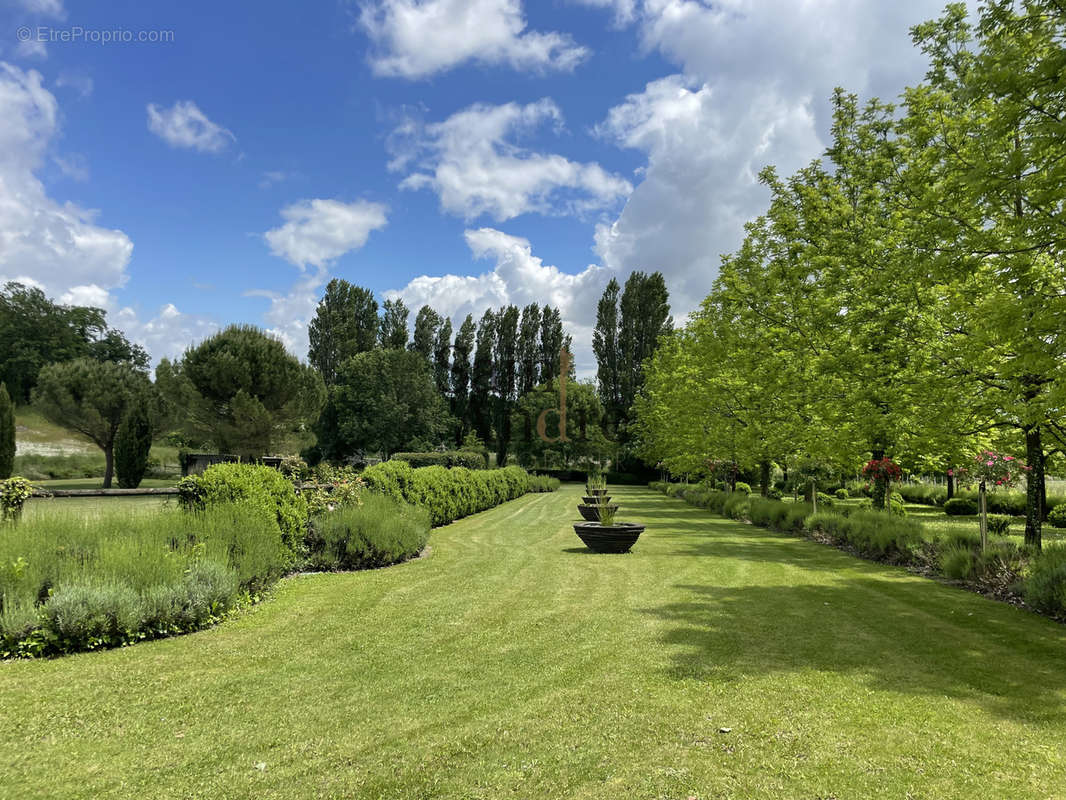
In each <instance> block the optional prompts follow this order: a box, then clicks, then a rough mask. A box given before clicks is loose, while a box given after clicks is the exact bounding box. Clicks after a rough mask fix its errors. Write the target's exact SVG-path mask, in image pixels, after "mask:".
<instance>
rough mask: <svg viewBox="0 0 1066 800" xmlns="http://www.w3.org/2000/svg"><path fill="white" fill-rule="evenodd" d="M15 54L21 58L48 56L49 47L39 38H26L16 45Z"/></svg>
mask: <svg viewBox="0 0 1066 800" xmlns="http://www.w3.org/2000/svg"><path fill="white" fill-rule="evenodd" d="M15 55H16V56H18V57H19V58H42V59H43V58H48V47H47V46H46V45H45V43H44V42H41V41H38V40H37V39H26V40H25V41H21V42H19V43H18V44H17V45H15Z"/></svg>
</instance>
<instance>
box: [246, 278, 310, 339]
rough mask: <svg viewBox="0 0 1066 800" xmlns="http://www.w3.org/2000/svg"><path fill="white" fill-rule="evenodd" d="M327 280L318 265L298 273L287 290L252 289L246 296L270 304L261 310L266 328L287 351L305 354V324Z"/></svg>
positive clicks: (307, 322) (308, 321) (306, 324)
mask: <svg viewBox="0 0 1066 800" xmlns="http://www.w3.org/2000/svg"><path fill="white" fill-rule="evenodd" d="M328 280H329V273H328V271H327V270H326V269H325V268H324V267H319V268H317V269H315V270H313V271H311V272H307V273H305V274H304V275H302V276H301V277H300V278H299V279H298V280H297V281H296V282H295V283H294V284H293V285H292V286H291V287H290V288H289V291H288V292H274V291H270V290H268V289H252V290H251V291H248V292H245V296H246V297H264V298H266V299H268V300H269V301H270V307H269V308H268V309H267V310H266V311H265V312H264V313H263V319H264V321H265V322H266V323H267V332H268V333H271V334H273V335H274V336H277V337H278V338H279V339H280V340H281V341H282V342H284V344H285V347H286V348H287V349H288V351H289V352H290V353H292V354H293V355H294V356H296V357H297V358H305V357H306V356H307V347H308V340H307V326H308V324H309V323H310V321H311V318H312V317H313V316H314V314H315V308H316V307H317V306H318V299H319V297H320V296H321V294H322V287H323V286H325V285H326V283H327V282H328Z"/></svg>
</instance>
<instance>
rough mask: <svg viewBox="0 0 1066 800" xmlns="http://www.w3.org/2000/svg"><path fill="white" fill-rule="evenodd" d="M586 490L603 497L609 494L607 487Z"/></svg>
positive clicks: (594, 495)
mask: <svg viewBox="0 0 1066 800" xmlns="http://www.w3.org/2000/svg"><path fill="white" fill-rule="evenodd" d="M586 491H587V492H588V493H589V494H590V495H592V496H593V497H602V496H603V495H605V494H607V489H605V488H604V489H586Z"/></svg>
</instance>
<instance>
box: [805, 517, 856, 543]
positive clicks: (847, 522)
mask: <svg viewBox="0 0 1066 800" xmlns="http://www.w3.org/2000/svg"><path fill="white" fill-rule="evenodd" d="M804 525H805V527H806V528H807V530H808V531H810V532H811V533H821V534H825V535H826V536H828V537H829V538H830V539H832V540H833V541H834V542H836V543H838V544H842V543H844V542H846V541H848V536H849V534H850V533H851V530H852V528H853V527H854V524H853V522H852V520H851V518H850V517H848V516H845V515H844V514H837V513H835V512H832V511H819V512H818V513H817V514H811V515H810V516H809V517H807V520H806V522H805V523H804Z"/></svg>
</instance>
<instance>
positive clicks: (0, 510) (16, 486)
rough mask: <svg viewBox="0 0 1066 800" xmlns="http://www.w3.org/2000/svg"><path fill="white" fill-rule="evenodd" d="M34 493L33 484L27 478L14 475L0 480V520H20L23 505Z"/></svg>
mask: <svg viewBox="0 0 1066 800" xmlns="http://www.w3.org/2000/svg"><path fill="white" fill-rule="evenodd" d="M32 494H33V486H31V485H30V482H29V481H28V480H26V479H25V478H21V477H18V476H16V477H14V478H7V479H6V480H2V481H0V521H4V522H7V521H10V522H18V520H19V518H20V517H21V516H22V507H23V506H24V505H25V504H26V501H27V500H29V499H30V496H31V495H32Z"/></svg>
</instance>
